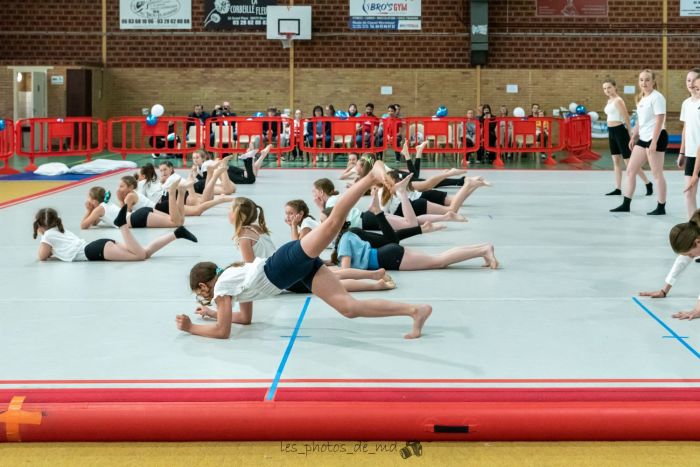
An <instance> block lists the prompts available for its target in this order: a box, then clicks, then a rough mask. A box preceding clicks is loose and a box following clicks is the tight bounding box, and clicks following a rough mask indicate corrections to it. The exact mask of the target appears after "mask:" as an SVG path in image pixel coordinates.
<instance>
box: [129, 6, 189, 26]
mask: <svg viewBox="0 0 700 467" xmlns="http://www.w3.org/2000/svg"><path fill="white" fill-rule="evenodd" d="M119 29H192V0H119Z"/></svg>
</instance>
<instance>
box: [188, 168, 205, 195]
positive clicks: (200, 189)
mask: <svg viewBox="0 0 700 467" xmlns="http://www.w3.org/2000/svg"><path fill="white" fill-rule="evenodd" d="M205 173H206V172H205ZM206 184H207V179H206V178H199V179H197V181H196V182H194V185H192V188H193V189H194V192H195V193H198V194H200V195H201V194H202V193H204V185H206Z"/></svg>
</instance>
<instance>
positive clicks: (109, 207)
mask: <svg viewBox="0 0 700 467" xmlns="http://www.w3.org/2000/svg"><path fill="white" fill-rule="evenodd" d="M100 206H102V207H103V208H104V210H105V213H104V214H103V215H102V217H100V222H102V223H103V224H105V225H107V226H109V227H114V228H116V227H117V226H116V225H114V219H116V218H117V216H118V215H119V211H120V210H121V208H120V207H119V206H117V205H116V204H114V203H100Z"/></svg>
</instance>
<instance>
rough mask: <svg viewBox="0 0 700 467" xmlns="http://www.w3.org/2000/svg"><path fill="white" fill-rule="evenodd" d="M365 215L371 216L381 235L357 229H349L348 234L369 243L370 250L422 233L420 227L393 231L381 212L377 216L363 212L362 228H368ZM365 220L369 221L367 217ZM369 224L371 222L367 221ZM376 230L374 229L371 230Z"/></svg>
mask: <svg viewBox="0 0 700 467" xmlns="http://www.w3.org/2000/svg"><path fill="white" fill-rule="evenodd" d="M365 214H370V215H371V216H373V217H374V222H376V226H377V227H378V228H379V229H380V230H381V231H382V233H381V234H378V233H375V232H367V231H366V230H363V229H358V228H355V227H353V228H351V229H350V232H352V233H354V234H355V235H357V236H358V237H360V238H361V239H362V240H364V241H366V242H369V244H370V245H371V246H372V248H379V247H382V246H385V245H389V244H392V243H399V242H400V241H401V240H403V239H405V238H409V237H413V236H414V235H420V234H422V233H423V230H422V229H421V228H420V226H419V225H418V226H416V227H409V228H407V229H400V230H394V228H393V227H392V226H391V224H389V221H388V220H386V216H385V215H384V213H383V212H380V213H379V214H372V213H371V212H369V211H365V212H363V213H362V227H363V228H368V227H367V225H366V224H365ZM367 219H370V217H369V216H367ZM369 222H371V221H369ZM372 230H376V229H372Z"/></svg>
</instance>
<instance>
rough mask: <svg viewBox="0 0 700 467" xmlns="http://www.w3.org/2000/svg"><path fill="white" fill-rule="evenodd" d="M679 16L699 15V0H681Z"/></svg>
mask: <svg viewBox="0 0 700 467" xmlns="http://www.w3.org/2000/svg"><path fill="white" fill-rule="evenodd" d="M681 16H700V0H681Z"/></svg>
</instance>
